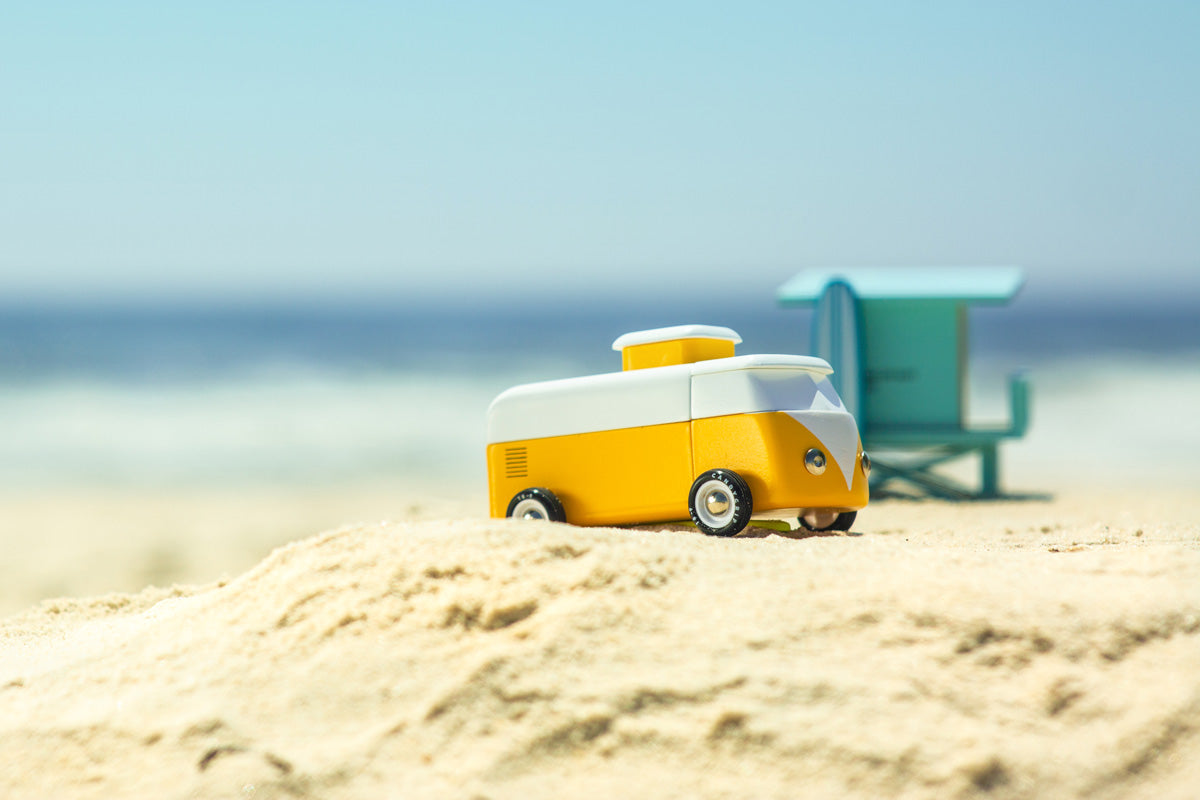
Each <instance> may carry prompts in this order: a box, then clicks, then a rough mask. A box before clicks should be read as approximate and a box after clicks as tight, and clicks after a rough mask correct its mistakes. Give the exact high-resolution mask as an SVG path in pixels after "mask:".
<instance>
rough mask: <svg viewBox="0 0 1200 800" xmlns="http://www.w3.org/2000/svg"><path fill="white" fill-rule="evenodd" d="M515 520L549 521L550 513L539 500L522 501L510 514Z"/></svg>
mask: <svg viewBox="0 0 1200 800" xmlns="http://www.w3.org/2000/svg"><path fill="white" fill-rule="evenodd" d="M512 515H513V517H514V518H515V519H550V512H549V511H547V510H546V506H544V505H542V502H541V501H540V500H533V499H529V500H522V501H521V502H519V503H517V507H516V508H514V509H513V513H512Z"/></svg>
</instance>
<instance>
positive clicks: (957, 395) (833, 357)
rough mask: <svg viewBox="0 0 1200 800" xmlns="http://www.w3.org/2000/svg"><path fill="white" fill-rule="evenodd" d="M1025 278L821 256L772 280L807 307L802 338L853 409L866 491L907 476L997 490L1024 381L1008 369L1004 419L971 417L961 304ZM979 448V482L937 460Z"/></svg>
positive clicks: (988, 299) (1025, 419) (784, 298)
mask: <svg viewBox="0 0 1200 800" xmlns="http://www.w3.org/2000/svg"><path fill="white" fill-rule="evenodd" d="M1022 281H1023V278H1022V275H1021V271H1020V270H1019V269H1016V268H1011V267H1004V268H988V269H982V268H966V267H963V268H923V269H908V268H859V269H830V268H818V269H808V270H804V271H803V272H801V273H799V274H798V275H796V276H795V277H794V278H792V279H791V280H790V281H788V282H787V283H786V284H784V285H783V286H782V287H780V289H779V291H778V295H777V296H778V300H779V302H780V303H781V304H782V305H784V306H793V307H795V306H813V307H815V313H814V314H813V323H812V342H811V347H810V349H811V351H812V352H813V354H815V355H818V356H820V357H821V358H824V359H825V360H826V361H828V362H829V363H830V364H831V365H832V366H833V368H834V375H833V381H834V385H835V386H836V388H837V390H838V393H839V394H840V395H841V396H842V401H843V402H844V403H845V404H846V407H847V408H848V409H849V410H850V412H851V413H852V414H854V416H855V418H856V420H857V421H858V425H859V431H860V432H861V435H862V439H863V446H864V448H866V449H867V450H868V451H869V452H870V453H871V457H872V460H873V463H874V468H873V472H872V478H871V489H872V491H876V490H879V489H882V488H883V487H884V486H885V485H887V484H889V483H891V482H893V481H904V482H907V483H908V484H910V485H912V486H914V487H916V488H918V489H920V490H922V491H924V492H926V493H928V494H930V495H933V496H937V497H946V498H957V499H966V498H976V497H996V496H998V495H999V494H1000V474H999V473H1000V470H999V449H998V448H999V444H1000V442H1001V441H1003V440H1005V439H1010V438H1017V437H1020V436H1023V435H1024V433H1025V431H1026V428H1027V427H1028V424H1029V385H1028V382H1027V381H1026V380H1025V378H1024V376H1023V375H1021V374H1020V373H1017V374H1014V375H1012V376H1011V377H1010V379H1009V397H1010V399H1009V403H1010V409H1011V410H1010V419H1011V422H1010V423H1009V424H1008V425H1007V426H1002V427H973V428H972V427H967V413H966V406H967V364H968V352H967V351H968V335H967V308H968V306H969V305H971V304H990V305H999V304H1003V303H1006V302H1008V301H1009V300H1011V299H1012V297H1013V296H1014V295H1016V293H1017V291H1018V290H1019V289H1020V287H1021V284H1022ZM975 453H977V454H978V455H979V459H980V481H979V487H978V489H975V488H971V487H969V486H966V485H964V484H962V483H960V482H958V481H955V480H952V479H951V478H949V477H946V476H944V475H941V474H938V473H936V472H934V471H933V468H934V467H936V466H938V465H940V464H943V463H945V462H946V461H949V460H951V459H957V458H959V457H961V456H966V455H970V454H975Z"/></svg>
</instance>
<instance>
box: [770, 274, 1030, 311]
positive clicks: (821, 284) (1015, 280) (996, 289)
mask: <svg viewBox="0 0 1200 800" xmlns="http://www.w3.org/2000/svg"><path fill="white" fill-rule="evenodd" d="M1023 280H1024V279H1023V277H1022V275H1021V270H1020V269H1019V268H1017V267H987V268H979V267H919V268H887V267H859V268H853V269H835V268H828V267H815V268H812V269H806V270H804V271H803V272H801V273H800V274H799V275H796V276H795V277H794V278H792V279H791V280H789V281H788V282H787V283H785V284H784V285H783V286H781V287H779V289H778V291H777V292H776V297H777V298H778V300H779V302H780V304H782V305H785V306H805V305H812V304H814V303H816V302H817V301H818V300H819V299H820V298H821V295H822V294H823V293H824V292H825V289H826V287H828V286H829V284H831V283H834V282H843V283H846V284H847V285H849V286H850V288H851V289H852V290H853V291H854V294H855V296H856V297H857V298H858V299H860V300H961V301H965V302H970V303H987V302H992V303H1004V302H1007V301H1008V300H1011V299H1012V297H1013V295H1015V294H1016V293H1017V290H1019V289H1020V288H1021V283H1022V282H1023Z"/></svg>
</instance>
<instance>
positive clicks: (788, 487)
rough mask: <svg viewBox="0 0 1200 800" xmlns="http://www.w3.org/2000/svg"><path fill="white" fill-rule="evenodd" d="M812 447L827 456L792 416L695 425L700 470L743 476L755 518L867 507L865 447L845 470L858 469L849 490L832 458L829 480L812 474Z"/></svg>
mask: <svg viewBox="0 0 1200 800" xmlns="http://www.w3.org/2000/svg"><path fill="white" fill-rule="evenodd" d="M810 447H820V448H821V449H822V451H827V448H825V447H822V446H821V443H820V440H819V439H818V438H817V437H816V436H815V435H814V434H813V433H812V432H811V431H809V430H808V428H806V427H804V425H802V424H801V423H800V422H798V421H797V420H796V419H794V418H793V417H792V416H790V415H789V414H787V413H786V412H780V411H769V412H763V413H759V414H731V415H728V416H724V417H708V418H706V419H697V420H694V421H693V422H692V452H693V461H694V463H695V467H696V471H697V472H702V471H704V470H708V469H717V468H725V469H732V470H733V471H735V472H737V473H738V474H740V475H741V476H742V477H743V478H745V479H746V483H747V484H748V485H749V486H750V492H751V494H752V495H753V496H754V513H755V514H768V513H770V512H772V511H776V510H790V509H796V508H828V509H839V510H842V511H851V510H857V509H860V508H863V507H864V506H866V504H867V480H866V478H865V477H863V474H862V469H861V468H860V461H861V459H862V446H861V444H860V445H859V446H858V448H857V450H856V453H855V455H854V458H853V463H852V464H845V465H839V466H840V467H843V468H845V469H849V470H853V482H852V484H851V486H850V488H849V489H847V488H846V479H845V477H844V473H843V472H842V471H841V469H839V468H838V467H835V466H834V463H835V462H834V459H833V458H832V456H830V457H829V463H828V465H827V467H826V469H825V474H824V475H812V474H810V473H809V472H808V470H807V469H805V467H804V454H805V453H806V452H808V449H809V448H810ZM826 455H829V454H828V452H826Z"/></svg>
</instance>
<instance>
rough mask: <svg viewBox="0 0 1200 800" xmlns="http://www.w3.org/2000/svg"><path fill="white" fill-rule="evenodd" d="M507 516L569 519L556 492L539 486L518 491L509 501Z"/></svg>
mask: <svg viewBox="0 0 1200 800" xmlns="http://www.w3.org/2000/svg"><path fill="white" fill-rule="evenodd" d="M505 516H507V517H515V518H516V519H545V520H549V521H550V522H566V521H567V515H566V512H564V511H563V507H562V503H561V502H559V499H558V498H557V497H555V496H554V492H552V491H550V490H549V489H541V488H537V487H535V488H532V489H526V490H525V491H523V492H517V493H516V495H514V496H513V499H512V500H510V501H509V502H508V511H507V513H505Z"/></svg>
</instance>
